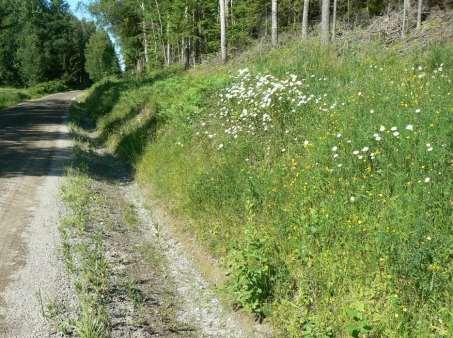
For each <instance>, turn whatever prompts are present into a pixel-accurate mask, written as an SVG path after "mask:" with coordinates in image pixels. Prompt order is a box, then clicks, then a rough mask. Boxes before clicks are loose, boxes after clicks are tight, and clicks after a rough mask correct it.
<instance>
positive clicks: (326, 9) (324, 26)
mask: <svg viewBox="0 0 453 338" xmlns="http://www.w3.org/2000/svg"><path fill="white" fill-rule="evenodd" d="M329 17H330V0H322V4H321V42H322V43H324V44H327V43H329Z"/></svg>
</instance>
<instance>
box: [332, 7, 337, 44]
mask: <svg viewBox="0 0 453 338" xmlns="http://www.w3.org/2000/svg"><path fill="white" fill-rule="evenodd" d="M336 26H337V0H333V15H332V40H335V33H336V32H335V30H336Z"/></svg>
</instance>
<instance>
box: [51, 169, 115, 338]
mask: <svg viewBox="0 0 453 338" xmlns="http://www.w3.org/2000/svg"><path fill="white" fill-rule="evenodd" d="M90 184H91V182H90V179H89V178H88V176H87V175H85V174H83V173H81V172H79V171H77V170H70V171H69V173H68V181H67V183H66V185H65V186H64V187H63V190H62V198H63V201H64V202H65V205H66V206H67V207H68V209H69V210H70V216H68V217H67V218H65V219H64V220H63V221H62V223H61V226H60V229H61V233H62V238H63V253H64V258H65V262H66V266H67V267H68V270H69V271H70V272H71V273H72V275H73V276H74V278H75V282H74V284H75V289H76V292H77V295H78V299H79V304H80V309H79V311H80V313H79V315H78V318H77V319H76V320H75V321H74V322H73V323H71V324H72V332H73V333H75V334H77V335H78V336H80V337H85V338H91V337H92V338H94V337H107V336H108V327H109V315H108V312H107V309H106V306H105V298H106V296H107V294H108V276H109V273H108V271H109V267H108V264H107V261H106V259H105V257H104V248H103V244H102V239H101V238H100V235H99V234H98V235H95V234H94V235H93V233H91V232H89V231H88V229H87V227H89V220H90V212H91V208H92V205H93V203H94V202H93V200H94V199H95V198H96V196H95V195H93V192H92V191H91V190H90V188H89V186H90ZM66 330H68V329H67V328H66Z"/></svg>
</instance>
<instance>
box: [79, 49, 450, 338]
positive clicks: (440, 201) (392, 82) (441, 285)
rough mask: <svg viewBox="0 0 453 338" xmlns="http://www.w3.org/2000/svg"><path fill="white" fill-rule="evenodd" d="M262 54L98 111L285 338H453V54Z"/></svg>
mask: <svg viewBox="0 0 453 338" xmlns="http://www.w3.org/2000/svg"><path fill="white" fill-rule="evenodd" d="M251 54H253V55H252V57H250V58H248V57H247V56H244V57H242V58H240V59H238V60H237V61H235V62H233V63H231V64H230V65H228V66H225V67H218V66H206V65H205V66H199V67H196V68H195V69H193V70H191V71H189V72H182V71H181V70H179V68H166V69H165V70H164V71H162V72H159V73H154V74H152V75H150V76H149V77H148V78H146V79H144V80H136V79H133V78H130V79H123V80H117V79H106V80H103V81H101V82H99V83H97V84H96V85H95V86H94V87H93V88H92V89H91V91H90V93H89V96H88V98H87V100H86V103H85V106H86V107H85V108H86V109H87V110H88V111H89V112H90V114H91V117H92V118H94V119H95V120H96V122H97V129H98V131H99V135H100V138H101V140H102V141H103V142H105V144H106V145H107V146H108V147H109V149H110V150H112V151H114V152H115V153H117V154H118V155H119V156H121V157H122V158H124V159H125V160H127V161H129V162H130V163H131V165H132V166H133V167H134V168H135V171H136V176H137V178H138V180H139V182H140V183H141V184H142V185H143V186H146V187H151V188H152V191H153V192H154V194H155V195H156V196H157V197H159V198H160V199H162V200H164V201H167V202H168V204H169V205H171V206H172V212H174V213H175V214H176V215H179V216H180V217H182V218H184V219H187V220H189V221H188V222H187V223H186V224H187V229H185V230H188V231H190V232H193V233H194V234H196V236H197V238H198V240H199V243H201V245H205V246H207V247H209V250H210V252H211V253H212V255H214V256H215V257H217V258H219V259H220V260H221V262H223V264H224V266H225V269H226V270H227V271H228V272H229V273H228V281H227V283H226V285H225V291H226V292H227V294H228V295H230V296H231V298H232V301H233V302H234V304H236V305H237V306H239V307H242V308H244V309H246V310H248V311H250V312H252V313H254V314H255V315H256V316H257V317H258V318H268V319H269V320H271V321H272V323H273V324H274V326H275V328H276V332H277V333H278V335H282V336H291V337H297V336H312V337H329V336H346V335H352V336H356V337H358V336H366V335H367V336H375V337H376V336H390V337H427V336H449V335H451V320H452V318H451V302H450V297H449V295H451V291H452V283H451V276H452V264H451V243H452V242H451V241H452V235H451V234H452V233H451V224H452V220H453V219H452V213H451V209H452V206H453V201H452V199H451V196H452V191H451V181H452V175H451V167H452V164H453V163H452V157H451V147H452V144H451V141H452V123H451V122H452V121H451V117H452V116H453V115H452V113H453V111H452V110H453V99H452V92H451V88H452V84H451V78H452V66H453V48H452V46H451V45H444V46H442V45H439V46H432V47H431V48H430V50H429V51H422V50H413V52H411V53H409V54H408V53H406V54H401V53H398V52H396V51H393V50H392V49H386V48H382V46H380V45H378V44H376V45H366V48H364V46H363V45H358V46H356V47H350V48H349V49H344V50H341V51H339V50H338V49H336V48H335V47H334V46H328V47H326V46H323V47H321V46H319V45H318V44H317V43H315V42H309V41H305V42H304V43H299V42H295V43H291V44H288V45H287V46H286V47H282V48H280V49H278V50H272V51H270V52H269V53H251ZM252 60H253V61H252ZM266 320H267V319H266Z"/></svg>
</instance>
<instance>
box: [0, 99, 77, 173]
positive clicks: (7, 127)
mask: <svg viewBox="0 0 453 338" xmlns="http://www.w3.org/2000/svg"><path fill="white" fill-rule="evenodd" d="M61 95H62V96H63V97H62V99H49V100H43V101H28V102H25V103H22V104H20V105H19V106H16V107H14V108H9V109H5V110H2V111H0V177H16V176H45V175H48V172H49V165H50V163H51V162H52V160H55V159H58V160H66V159H69V157H70V155H71V149H70V147H69V146H67V144H68V143H67V142H61V141H60V140H63V141H64V140H69V137H70V135H69V134H67V133H63V132H61V126H62V124H63V123H64V119H65V115H66V112H67V110H68V108H69V106H70V102H71V101H69V100H66V99H65V96H64V95H65V94H61ZM52 174H53V175H62V174H63V168H57V169H56V170H54V171H52Z"/></svg>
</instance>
